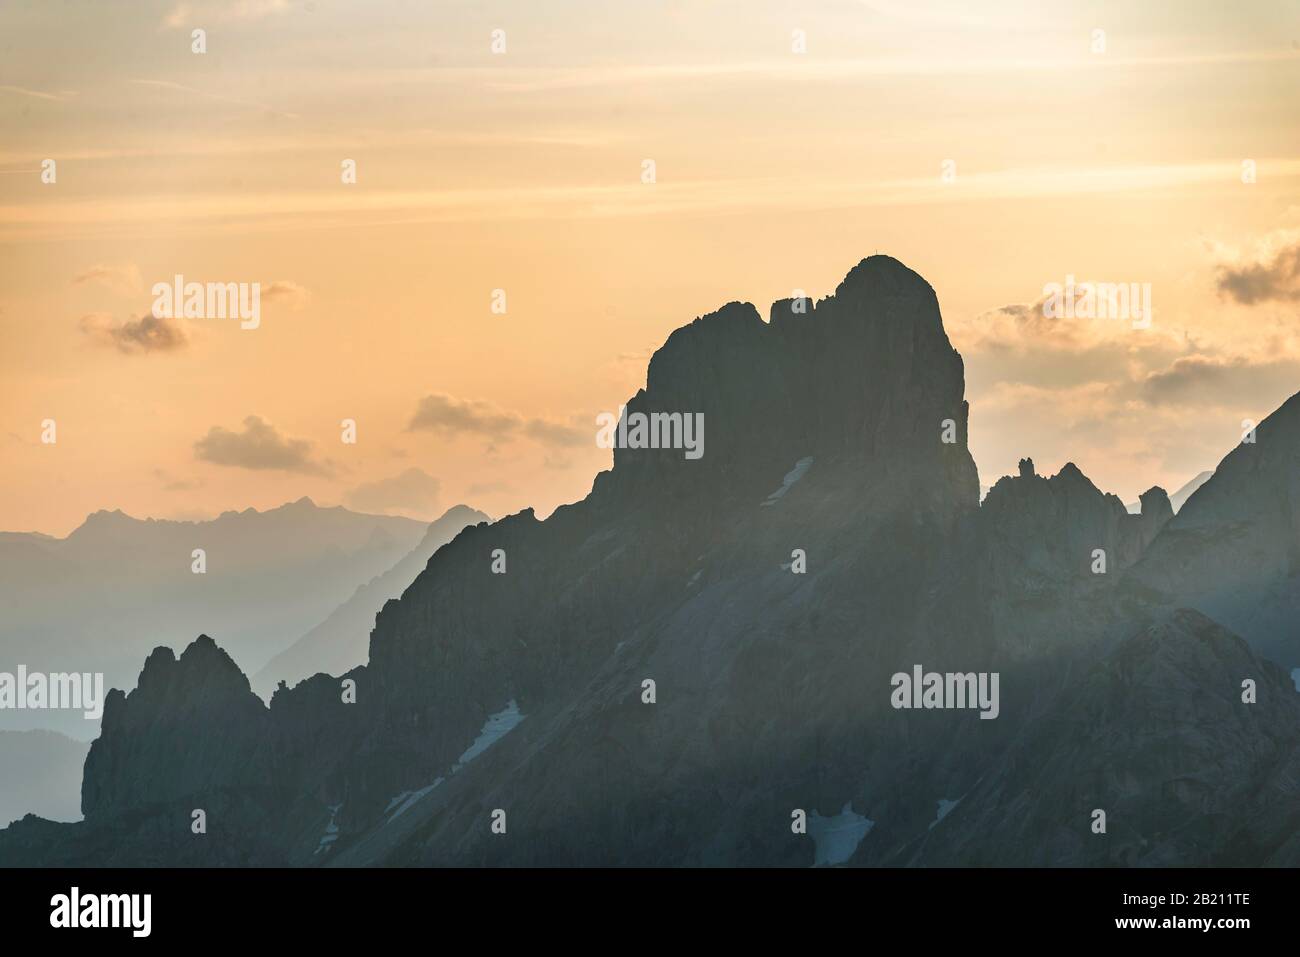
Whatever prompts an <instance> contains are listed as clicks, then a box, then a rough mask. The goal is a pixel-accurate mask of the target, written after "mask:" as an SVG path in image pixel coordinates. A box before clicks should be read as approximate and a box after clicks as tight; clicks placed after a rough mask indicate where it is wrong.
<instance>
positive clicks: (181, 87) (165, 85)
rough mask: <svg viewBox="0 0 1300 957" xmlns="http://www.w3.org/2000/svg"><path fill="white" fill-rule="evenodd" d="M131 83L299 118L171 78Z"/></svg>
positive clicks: (263, 105)
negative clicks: (177, 81)
mask: <svg viewBox="0 0 1300 957" xmlns="http://www.w3.org/2000/svg"><path fill="white" fill-rule="evenodd" d="M131 82H132V83H134V84H136V85H137V86H148V87H153V88H154V89H158V90H170V91H172V92H175V93H186V94H189V95H191V96H197V97H201V98H202V99H205V100H211V101H212V102H214V103H228V104H230V105H231V106H242V107H244V108H245V109H250V110H257V111H258V112H262V113H270V114H273V115H275V116H282V117H284V118H286V119H291V120H296V119H299V116H298V114H297V113H289V112H286V111H285V110H278V109H276V108H275V107H273V106H267V105H266V104H265V103H256V102H254V101H252V100H244V99H240V98H239V97H234V96H228V95H226V94H225V93H212V92H209V91H208V90H201V89H199V88H198V87H194V86H187V85H186V84H184V83H176V82H174V81H172V80H152V79H134V80H131Z"/></svg>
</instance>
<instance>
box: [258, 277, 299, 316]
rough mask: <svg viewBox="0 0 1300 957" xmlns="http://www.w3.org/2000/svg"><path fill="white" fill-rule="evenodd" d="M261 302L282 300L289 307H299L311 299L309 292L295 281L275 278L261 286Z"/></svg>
mask: <svg viewBox="0 0 1300 957" xmlns="http://www.w3.org/2000/svg"><path fill="white" fill-rule="evenodd" d="M261 295H262V301H263V302H283V303H284V304H285V305H287V306H288V307H289V308H290V309H301V308H302V307H303V306H305V305H307V302H308V301H309V300H310V299H311V293H309V292H308V291H307V290H306V289H305V288H303V287H302V286H300V285H298V284H297V283H296V282H290V281H289V280H288V279H277V280H276V281H275V282H272V283H268V284H267V285H265V286H263V287H262V293H261Z"/></svg>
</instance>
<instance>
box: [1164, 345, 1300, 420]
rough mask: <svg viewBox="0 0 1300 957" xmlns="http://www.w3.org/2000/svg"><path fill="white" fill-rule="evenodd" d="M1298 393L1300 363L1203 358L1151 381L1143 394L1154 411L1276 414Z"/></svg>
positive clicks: (1178, 363)
mask: <svg viewBox="0 0 1300 957" xmlns="http://www.w3.org/2000/svg"><path fill="white" fill-rule="evenodd" d="M1297 389H1300V358H1289V357H1250V356H1220V355H1205V354H1198V355H1190V356H1182V357H1180V358H1178V359H1176V360H1174V362H1173V364H1172V365H1170V366H1169V367H1168V368H1166V369H1162V370H1160V371H1158V372H1153V373H1151V374H1149V375H1148V376H1146V378H1145V379H1144V380H1143V381H1142V383H1141V392H1140V394H1141V396H1142V398H1143V399H1145V400H1146V401H1147V402H1150V403H1151V404H1153V405H1168V404H1178V405H1183V406H1227V407H1233V408H1237V407H1242V408H1257V407H1265V408H1271V407H1272V406H1275V405H1278V404H1280V402H1281V401H1282V400H1284V399H1286V398H1287V397H1289V396H1290V395H1292V394H1293V393H1294V392H1296V391H1297Z"/></svg>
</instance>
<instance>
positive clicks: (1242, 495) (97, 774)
mask: <svg viewBox="0 0 1300 957" xmlns="http://www.w3.org/2000/svg"><path fill="white" fill-rule="evenodd" d="M626 410H627V413H628V414H631V413H644V414H646V415H647V416H649V415H652V414H654V413H666V414H673V413H681V414H700V415H702V421H703V423H704V425H705V435H706V436H707V440H706V442H705V444H704V446H703V448H704V450H705V452H704V454H703V455H702V456H700V457H699V458H696V459H691V458H688V457H686V456H683V454H682V453H681V450H679V449H665V448H647V447H636V448H633V447H615V448H614V453H613V467H612V469H610V470H609V471H606V472H602V473H601V474H599V475H598V476H597V477H596V479H595V482H594V484H593V487H592V489H591V492H590V494H588V495H587V496H586V497H585V498H584V499H583V500H581V501H579V502H577V503H575V504H573V505H569V506H566V507H562V508H560V509H557V510H556V511H555V513H554V514H552V515H551V516H550V517H548V518H547V519H546V520H545V521H539V520H538V519H537V518H536V516H535V515H534V514H533V512H532V511H531V510H526V511H524V512H521V513H519V514H516V515H511V516H509V517H507V518H504V519H502V520H500V521H497V522H493V523H488V522H480V523H478V524H475V525H471V526H470V527H467V528H465V529H464V530H463V531H461V532H460V533H459V534H457V535H456V537H455V538H454V539H453V540H452V541H450V542H448V543H447V544H445V545H443V546H442V547H441V548H439V549H438V550H437V551H436V552H435V553H434V554H433V555H432V557H431V558H430V559H429V561H428V564H427V566H426V567H425V569H424V571H423V572H421V573H420V574H419V576H418V577H417V578H416V579H415V581H414V583H413V584H411V585H410V587H409V588H407V589H406V591H405V592H404V593H403V594H402V595H401V597H400V598H397V599H394V600H390V601H388V602H387V604H385V605H384V607H383V610H382V611H381V612H380V614H379V615H378V618H377V620H376V621H375V623H374V628H373V630H372V631H371V633H370V646H369V660H368V662H367V663H366V664H364V665H362V666H360V667H356V668H353V669H352V670H350V671H348V672H346V673H345V674H338V675H328V674H323V673H322V674H317V675H315V676H313V677H311V678H309V679H307V680H305V681H302V682H300V683H298V684H296V685H294V686H293V687H289V686H287V685H285V686H283V687H281V688H280V690H279V691H277V692H276V693H275V694H274V696H273V697H272V699H271V701H270V704H269V706H267V705H266V704H264V703H263V702H262V701H261V700H260V699H259V698H258V697H257V696H256V695H254V694H253V692H252V690H251V689H250V686H249V681H248V679H247V678H246V677H245V676H244V674H243V673H242V672H241V671H240V669H239V667H238V666H237V663H236V662H235V661H233V660H232V659H231V658H230V657H229V656H228V655H227V654H226V653H225V652H224V651H223V650H222V649H221V648H219V647H217V645H216V644H215V643H214V642H213V641H212V640H211V639H209V638H206V637H200V638H198V639H197V640H196V641H195V642H194V643H193V644H192V645H191V646H190V647H189V648H187V649H186V650H185V652H184V653H183V654H181V655H180V657H179V658H178V657H176V656H174V655H173V654H172V653H171V652H170V651H167V650H164V649H159V650H157V651H155V652H154V653H153V654H152V655H151V656H150V657H149V658H148V660H147V661H146V662H145V664H144V669H143V671H142V672H141V673H140V678H139V682H138V684H137V686H136V688H135V689H134V690H133V691H131V692H130V693H129V694H123V693H122V692H121V691H114V692H112V693H111V694H110V695H109V697H108V700H107V702H106V706H105V712H104V718H103V727H102V733H101V736H100V738H99V739H98V740H97V741H95V742H94V744H93V745H92V747H91V749H90V753H89V755H88V757H87V760H86V765H85V777H84V783H83V787H82V809H83V812H84V814H85V820H84V821H82V822H79V823H76V824H56V823H53V822H49V821H43V820H40V819H38V818H35V817H31V816H29V817H27V818H25V819H23V820H22V821H19V822H16V823H15V824H13V825H12V826H11V827H9V828H8V829H6V830H5V831H3V832H0V861H4V862H6V863H18V864H104V865H114V864H120V865H163V864H171V865H203V864H268V865H273V864H274V865H283V864H292V865H301V866H332V865H421V866H429V865H435V866H436V865H602V864H606V865H608V864H653V865H706V866H707V865H787V866H799V867H807V866H813V865H830V864H850V865H889V866H908V865H984V864H1010V865H1114V864H1127V865H1132V864H1136V865H1144V864H1151V865H1170V864H1177V865H1208V864H1238V865H1262V864H1290V865H1294V864H1297V863H1300V818H1298V817H1297V816H1296V814H1295V813H1294V808H1295V807H1296V806H1297V800H1298V799H1300V764H1298V763H1297V762H1300V751H1298V750H1297V749H1298V748H1300V699H1298V698H1297V694H1296V690H1295V688H1294V687H1293V686H1292V685H1291V682H1290V679H1289V678H1288V676H1287V673H1286V671H1287V669H1289V668H1290V667H1294V665H1295V661H1294V659H1295V656H1296V648H1297V643H1296V636H1295V632H1294V622H1295V621H1296V620H1297V616H1296V615H1295V613H1294V612H1295V611H1296V610H1297V609H1296V608H1295V602H1296V596H1297V594H1300V591H1298V590H1297V587H1296V571H1297V567H1300V566H1298V564H1297V558H1298V557H1300V556H1298V555H1297V544H1296V543H1297V541H1298V540H1300V538H1298V535H1297V529H1298V528H1300V526H1297V524H1296V523H1297V521H1300V519H1297V516H1298V515H1300V485H1297V482H1300V478H1297V476H1300V469H1298V468H1297V467H1296V466H1297V464H1300V463H1297V456H1300V426H1298V425H1297V423H1298V422H1300V397H1298V398H1295V399H1292V400H1291V401H1290V402H1288V403H1287V405H1286V406H1284V407H1283V408H1282V409H1281V410H1279V412H1278V413H1276V414H1275V415H1274V416H1273V417H1272V418H1270V419H1269V420H1267V421H1265V422H1264V423H1261V425H1260V426H1259V428H1258V430H1257V432H1256V433H1255V434H1253V435H1252V436H1251V442H1250V443H1249V444H1246V443H1243V444H1242V445H1241V446H1239V447H1238V448H1237V449H1235V450H1233V451H1231V452H1230V453H1229V454H1228V456H1227V458H1226V459H1225V460H1224V462H1223V464H1222V465H1220V467H1219V468H1218V470H1217V471H1216V473H1215V474H1214V476H1213V477H1212V478H1210V479H1209V480H1208V481H1207V482H1206V483H1205V484H1204V486H1203V487H1201V488H1200V489H1199V490H1197V491H1196V492H1195V494H1193V495H1192V496H1191V498H1190V499H1189V500H1188V501H1187V503H1186V504H1185V505H1184V506H1183V507H1182V508H1181V510H1180V511H1179V513H1178V514H1177V515H1176V516H1175V515H1174V514H1173V509H1172V507H1171V504H1170V501H1169V497H1168V496H1167V495H1166V494H1165V492H1164V491H1163V490H1161V489H1158V488H1156V489H1151V490H1150V491H1149V492H1147V493H1145V494H1144V495H1143V496H1142V499H1141V511H1140V513H1139V514H1129V513H1128V511H1127V510H1126V508H1125V506H1124V504H1123V503H1122V502H1121V500H1120V499H1119V498H1117V497H1116V496H1114V495H1109V494H1106V493H1104V492H1102V491H1101V490H1099V489H1098V488H1096V486H1094V485H1093V483H1092V482H1090V481H1089V480H1088V478H1087V477H1086V476H1084V475H1083V473H1082V472H1081V471H1080V470H1079V469H1078V468H1076V467H1075V466H1073V465H1067V466H1065V467H1064V468H1063V469H1061V470H1060V471H1059V472H1058V473H1057V474H1056V475H1052V476H1042V475H1039V474H1037V471H1036V469H1035V468H1034V466H1033V463H1032V461H1030V460H1028V459H1026V461H1025V462H1022V463H1021V468H1020V469H1019V474H1018V475H1016V476H1013V477H1005V478H1002V479H1000V480H999V481H998V482H997V483H996V484H994V485H993V487H992V489H991V490H990V492H989V493H988V495H987V497H986V498H985V500H984V502H983V503H982V504H981V503H980V498H979V493H980V483H979V478H978V475H977V472H976V466H975V463H974V461H973V460H972V458H971V455H970V453H969V451H968V449H967V422H968V415H969V410H968V407H967V403H966V401H965V398H964V373H963V365H962V359H961V356H960V355H958V354H957V352H956V351H955V350H954V349H953V347H952V345H951V344H950V342H949V340H948V337H947V335H946V333H945V331H944V326H943V321H942V318H941V315H940V310H939V303H938V300H937V298H936V295H935V292H934V290H933V289H932V288H931V287H930V285H929V284H928V283H927V282H926V281H925V280H924V279H922V278H921V277H920V276H918V275H917V274H916V273H915V272H913V271H912V270H910V269H908V268H907V267H906V266H904V265H903V264H902V263H899V262H898V261H896V260H894V259H891V258H889V257H887V256H872V257H870V258H868V259H865V260H863V261H862V262H860V263H859V264H858V265H857V266H855V267H854V268H853V269H852V270H850V272H849V273H848V275H847V276H846V277H845V279H844V281H843V282H842V283H841V284H840V285H839V286H838V288H837V289H836V290H835V293H834V294H833V295H831V296H829V297H827V298H825V299H822V300H819V301H817V302H812V301H809V300H784V301H780V302H777V303H776V304H774V305H773V306H772V307H771V310H770V313H769V317H768V319H767V321H764V319H763V318H762V317H761V316H760V315H759V313H758V312H757V311H756V310H755V308H754V307H753V306H751V305H748V304H744V303H729V304H727V305H725V306H723V307H722V308H721V309H719V310H718V311H716V312H714V313H711V314H709V315H705V316H701V317H700V318H697V319H696V320H694V321H693V322H691V323H689V324H688V325H685V326H683V327H681V328H679V329H677V330H676V331H675V332H673V333H672V335H671V336H669V337H668V339H667V341H666V342H665V343H664V345H663V346H662V347H661V348H660V349H659V350H658V351H657V352H656V353H655V354H654V356H653V358H652V359H651V360H650V364H649V368H648V372H647V378H646V386H645V388H644V389H643V390H641V391H639V392H638V393H637V394H636V395H635V396H633V397H631V398H630V399H629V400H628V402H627V404H626ZM1026 451H1029V450H1026ZM341 597H346V596H341ZM922 668H923V669H924V671H925V672H930V671H933V672H934V673H936V674H937V675H940V676H948V678H949V680H948V683H947V684H946V685H945V687H944V689H943V694H942V695H939V696H937V697H936V698H935V699H934V701H935V702H937V704H936V705H935V706H933V707H931V706H930V705H929V702H928V701H923V702H921V703H919V704H917V705H916V706H911V705H909V706H908V707H898V706H896V704H895V703H894V702H891V679H892V678H893V677H894V676H896V675H904V676H911V675H913V674H916V675H917V680H916V682H915V685H916V687H917V688H918V695H919V696H922V697H923V696H924V689H923V686H924V684H925V679H924V676H923V675H922V674H921V669H922ZM952 676H956V680H955V681H953V680H951V679H952ZM967 676H968V678H967ZM994 678H996V680H994ZM977 679H978V680H977ZM967 680H969V682H970V683H969V684H968V685H967V686H968V687H970V688H977V687H978V688H979V689H980V693H981V694H982V695H984V696H985V697H986V698H987V696H989V695H992V694H994V693H996V695H997V698H998V700H997V702H996V707H995V706H994V703H993V702H991V701H987V700H986V701H985V702H984V705H985V706H983V707H981V708H975V707H971V706H969V705H968V706H965V707H962V706H957V707H953V706H950V705H951V704H952V700H953V699H952V694H953V692H954V690H955V691H956V692H957V693H960V692H961V689H962V687H963V681H967ZM909 695H910V693H909ZM922 705H924V706H922ZM197 812H202V814H201V816H200V815H199V814H198V813H197ZM1098 812H1100V814H1099V813H1098ZM200 822H201V824H202V829H201V830H200V829H199V827H200Z"/></svg>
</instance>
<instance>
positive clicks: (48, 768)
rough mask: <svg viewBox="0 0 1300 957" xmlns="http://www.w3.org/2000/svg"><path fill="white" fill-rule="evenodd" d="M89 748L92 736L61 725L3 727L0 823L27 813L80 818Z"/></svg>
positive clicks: (58, 818) (0, 738) (0, 739)
mask: <svg viewBox="0 0 1300 957" xmlns="http://www.w3.org/2000/svg"><path fill="white" fill-rule="evenodd" d="M89 750H90V744H89V743H88V742H86V741H74V740H73V739H72V738H69V737H67V736H66V735H62V734H59V733H58V732H57V731H0V768H3V769H4V784H3V786H0V827H3V826H4V825H6V824H8V823H9V822H10V821H16V820H18V819H19V818H21V817H23V816H24V815H26V814H38V815H40V816H41V817H43V818H48V819H50V820H51V821H79V820H81V769H82V765H84V764H85V762H86V752H87V751H89ZM3 863H4V862H3V860H0V864H3Z"/></svg>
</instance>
